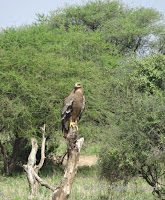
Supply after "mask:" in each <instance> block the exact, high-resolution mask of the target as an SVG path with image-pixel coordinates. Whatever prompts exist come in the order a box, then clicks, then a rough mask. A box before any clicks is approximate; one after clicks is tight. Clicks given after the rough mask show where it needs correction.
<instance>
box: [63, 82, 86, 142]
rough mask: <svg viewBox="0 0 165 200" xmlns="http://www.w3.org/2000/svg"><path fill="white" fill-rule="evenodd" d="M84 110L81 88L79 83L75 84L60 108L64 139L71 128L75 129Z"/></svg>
mask: <svg viewBox="0 0 165 200" xmlns="http://www.w3.org/2000/svg"><path fill="white" fill-rule="evenodd" d="M84 108H85V97H84V96H83V86H82V85H81V83H75V87H74V89H73V90H72V91H71V93H70V95H69V96H68V97H66V98H65V100H64V103H63V107H62V113H61V123H62V132H63V134H64V138H66V137H67V134H68V131H69V128H70V127H71V126H72V127H77V122H78V121H79V120H80V118H81V115H82V113H83V111H84ZM77 129H78V127H77Z"/></svg>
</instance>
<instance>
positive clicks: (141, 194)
mask: <svg viewBox="0 0 165 200" xmlns="http://www.w3.org/2000/svg"><path fill="white" fill-rule="evenodd" d="M41 173H42V174H43V175H42V178H43V179H44V180H45V181H47V182H48V183H49V184H51V185H54V186H57V185H59V184H60V182H61V178H62V174H63V168H56V169H55V171H54V172H52V171H50V170H49V171H48V173H46V171H44V173H43V172H41ZM142 186H143V187H144V186H145V187H148V185H147V184H146V183H145V182H144V181H143V180H142V179H140V178H136V179H134V180H132V181H131V182H130V183H129V184H128V189H127V190H122V185H120V184H118V187H121V189H120V188H115V187H114V186H113V187H112V186H110V185H109V184H108V182H107V181H106V180H99V179H98V175H97V167H82V168H79V170H78V173H77V176H76V179H75V181H74V183H73V186H72V191H71V195H70V198H69V199H70V200H118V199H120V200H136V199H137V200H144V199H148V200H154V197H153V195H152V191H151V190H140V189H135V188H141V187H142ZM111 187H112V188H111ZM131 187H134V189H133V190H131ZM108 188H109V189H108ZM28 192H29V186H28V182H27V178H26V175H25V174H17V175H15V176H14V177H5V176H0V200H25V199H27V197H28ZM51 196H52V192H51V191H50V190H48V189H46V188H44V187H41V186H40V187H39V195H38V196H37V197H36V198H34V200H45V199H51Z"/></svg>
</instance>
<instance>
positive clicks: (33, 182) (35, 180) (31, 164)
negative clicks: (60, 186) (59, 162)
mask: <svg viewBox="0 0 165 200" xmlns="http://www.w3.org/2000/svg"><path fill="white" fill-rule="evenodd" d="M45 141H46V138H45V125H44V127H43V128H42V146H41V159H40V163H39V164H38V165H36V154H37V151H38V143H37V140H36V139H35V138H32V139H31V144H32V149H31V152H30V155H29V157H28V163H27V165H23V168H24V170H25V171H26V174H27V179H28V182H29V188H30V194H29V197H28V199H32V198H33V197H34V196H36V195H37V194H38V184H39V183H40V184H41V185H42V186H45V187H46V188H48V189H50V190H52V191H54V190H55V188H54V187H52V186H50V185H49V184H48V183H46V182H44V181H43V180H42V179H41V178H40V177H39V176H38V171H39V169H40V168H41V167H42V166H43V164H44V160H45Z"/></svg>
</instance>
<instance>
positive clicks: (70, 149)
mask: <svg viewBox="0 0 165 200" xmlns="http://www.w3.org/2000/svg"><path fill="white" fill-rule="evenodd" d="M42 130H43V136H42V147H41V160H40V163H39V165H36V154H37V150H38V144H37V140H36V139H35V138H32V139H31V142H32V150H31V153H30V155H29V158H28V163H27V165H24V166H23V167H24V169H25V171H26V173H27V178H28V182H29V187H30V195H29V199H31V198H33V196H36V195H37V194H38V184H39V183H40V184H41V185H42V186H45V187H46V188H48V189H50V190H52V191H53V196H52V200H66V199H68V197H69V195H70V192H71V188H72V183H73V181H74V178H75V175H76V173H77V168H78V162H79V155H80V150H81V147H82V144H83V142H84V138H80V139H79V137H78V134H77V129H76V128H72V127H71V128H70V130H69V133H68V135H67V138H66V142H67V156H68V161H67V165H66V168H65V172H64V176H63V178H62V181H61V184H60V186H59V187H52V186H50V185H49V184H48V183H46V182H44V181H43V180H42V179H41V178H40V177H39V176H38V171H39V169H40V168H41V167H42V165H43V163H44V159H45V141H46V138H45V125H44V127H43V128H42Z"/></svg>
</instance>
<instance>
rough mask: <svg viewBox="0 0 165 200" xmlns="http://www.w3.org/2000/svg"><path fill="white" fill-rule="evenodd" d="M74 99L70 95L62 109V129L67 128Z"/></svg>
mask: <svg viewBox="0 0 165 200" xmlns="http://www.w3.org/2000/svg"><path fill="white" fill-rule="evenodd" d="M73 100H74V99H73V97H71V96H70V95H69V96H68V97H66V98H65V100H64V104H63V107H62V112H61V123H62V129H63V128H64V126H65V122H67V121H68V120H69V118H70V114H71V112H72V106H73Z"/></svg>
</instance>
